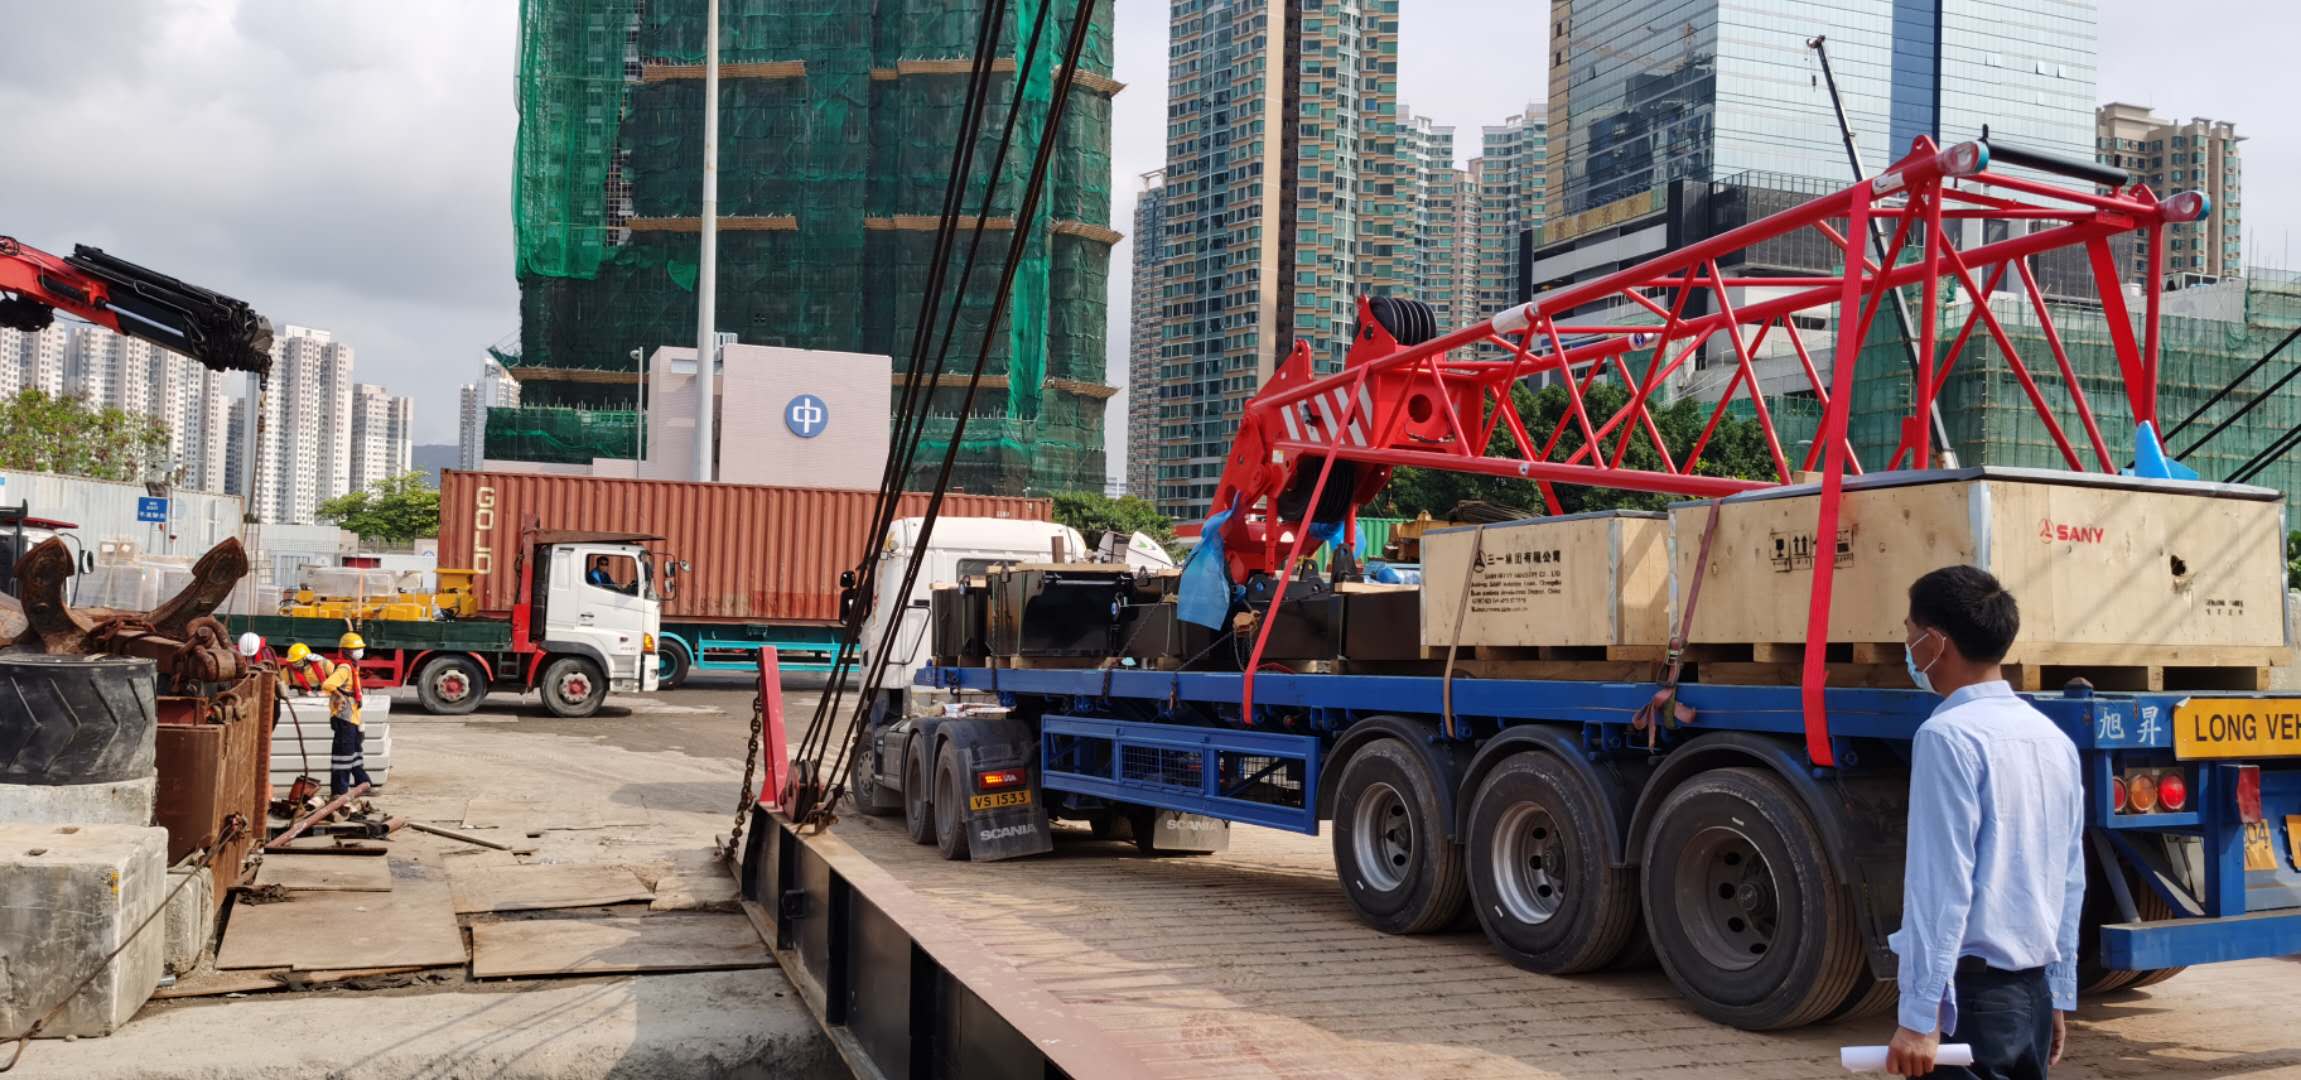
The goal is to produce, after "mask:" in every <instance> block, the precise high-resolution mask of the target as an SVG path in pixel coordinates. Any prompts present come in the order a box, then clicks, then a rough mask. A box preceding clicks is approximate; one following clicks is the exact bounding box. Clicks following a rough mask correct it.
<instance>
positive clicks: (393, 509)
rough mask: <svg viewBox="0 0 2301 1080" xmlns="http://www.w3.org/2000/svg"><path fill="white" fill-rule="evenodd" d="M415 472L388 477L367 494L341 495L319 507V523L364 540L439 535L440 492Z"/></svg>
mask: <svg viewBox="0 0 2301 1080" xmlns="http://www.w3.org/2000/svg"><path fill="white" fill-rule="evenodd" d="M426 476H427V474H426V473H425V472H424V471H423V470H422V469H413V470H410V471H408V472H403V473H401V474H399V475H398V476H389V477H385V478H384V479H382V480H378V481H376V482H375V484H374V485H373V486H371V487H370V488H368V489H367V490H366V491H354V492H352V493H350V494H348V495H338V496H336V497H335V498H333V499H329V500H328V501H326V502H323V503H321V504H320V505H319V509H318V510H317V511H316V513H318V515H319V518H320V520H322V521H326V522H330V523H332V524H336V525H340V526H342V527H344V528H346V529H350V530H351V531H352V532H354V533H357V534H359V538H360V539H362V540H380V541H385V542H394V543H396V542H400V541H406V540H415V539H418V538H421V537H426V536H438V535H439V492H438V491H437V490H435V489H433V488H432V486H431V485H430V484H428V483H426V482H425V479H426Z"/></svg>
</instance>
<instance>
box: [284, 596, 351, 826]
mask: <svg viewBox="0 0 2301 1080" xmlns="http://www.w3.org/2000/svg"><path fill="white" fill-rule="evenodd" d="M336 647H337V648H338V649H339V650H341V651H342V653H343V655H344V657H345V658H346V659H347V660H349V661H350V662H349V663H341V664H339V663H331V662H330V661H329V660H328V659H327V658H326V657H323V656H321V655H319V654H317V653H315V652H313V651H312V649H311V646H309V645H306V644H304V643H303V642H300V641H299V642H296V643H295V644H293V645H290V646H288V655H287V663H286V664H284V665H282V666H281V668H280V676H279V678H280V689H281V690H282V691H284V692H287V693H303V694H324V695H326V697H327V699H328V729H329V731H330V732H332V733H333V735H334V738H333V740H332V742H331V743H330V746H329V751H328V793H329V794H330V795H341V794H343V793H344V792H346V791H349V790H351V787H352V785H353V784H366V783H372V782H373V781H372V780H371V779H370V778H369V777H368V770H367V757H366V754H365V745H366V740H367V736H366V733H365V732H364V731H362V730H361V725H360V676H359V668H358V661H359V659H360V658H361V657H362V656H365V655H367V641H366V640H364V639H362V638H361V637H360V636H359V635H358V634H357V633H346V634H345V635H344V636H343V637H342V638H340V639H338V640H337V641H336Z"/></svg>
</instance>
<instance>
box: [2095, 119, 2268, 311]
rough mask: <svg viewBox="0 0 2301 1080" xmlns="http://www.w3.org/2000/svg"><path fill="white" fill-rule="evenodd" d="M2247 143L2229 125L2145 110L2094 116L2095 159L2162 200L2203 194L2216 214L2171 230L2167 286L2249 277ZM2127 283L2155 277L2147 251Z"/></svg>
mask: <svg viewBox="0 0 2301 1080" xmlns="http://www.w3.org/2000/svg"><path fill="white" fill-rule="evenodd" d="M2243 140H2244V136H2241V135H2239V134H2237V126H2236V125H2234V124H2231V123H2229V122H2228V121H2225V120H2207V119H2204V118H2202V117H2199V118H2197V119H2193V120H2165V119H2160V118H2159V117H2158V116H2157V115H2156V114H2155V113H2153V112H2152V111H2150V108H2149V106H2147V105H2127V104H2124V103H2123V102H2115V101H2113V102H2110V103H2109V104H2107V105H2103V106H2102V107H2101V108H2100V110H2099V111H2098V112H2096V113H2095V120H2094V132H2093V146H2094V157H2095V159H2096V160H2098V161H2101V162H2102V163H2104V164H2108V165H2115V166H2118V167H2120V168H2123V169H2125V170H2127V171H2128V172H2131V173H2132V174H2133V176H2134V179H2136V180H2140V181H2141V182H2143V183H2146V184H2148V185H2149V187H2150V190H2152V191H2155V192H2157V194H2158V195H2160V196H2164V195H2171V194H2173V193H2174V192H2177V191H2202V192H2204V193H2205V196H2206V198H2208V199H2211V200H2212V205H2213V212H2212V213H2210V214H2207V215H2206V216H2205V220H2203V221H2185V222H2180V223H2178V224H2175V225H2173V226H2171V227H2170V228H2168V229H2166V230H2165V248H2166V250H2165V274H2166V283H2167V284H2168V285H2170V286H2174V287H2179V286H2181V285H2184V284H2188V283H2191V282H2195V281H2199V280H2214V279H2219V278H2223V277H2234V276H2241V275H2243V274H2244V273H2245V242H2244V235H2245V234H2244V226H2245V200H2244V192H2245V170H2244V167H2243V164H2242V163H2241V162H2240V160H2239V155H2238V152H2237V144H2238V143H2239V142H2241V141H2243ZM2133 247H2134V251H2133V255H2132V265H2131V268H2130V271H2129V276H2128V280H2131V281H2141V280H2144V279H2145V278H2147V277H2148V274H2149V248H2148V246H2147V245H2145V244H2135V245H2133Z"/></svg>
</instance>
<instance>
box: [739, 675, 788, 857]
mask: <svg viewBox="0 0 2301 1080" xmlns="http://www.w3.org/2000/svg"><path fill="white" fill-rule="evenodd" d="M766 731H767V696H766V695H765V694H754V695H752V697H751V749H750V750H748V751H746V752H745V753H744V755H743V787H742V789H741V790H739V791H737V792H736V793H735V828H734V829H733V830H732V831H730V832H729V833H728V834H727V857H728V858H730V859H740V858H742V857H743V822H744V821H745V820H746V819H748V818H749V817H750V816H751V807H752V805H753V804H754V803H756V802H757V801H758V796H756V795H754V794H752V786H751V785H752V784H754V783H756V782H758V777H759V743H760V742H761V741H762V740H763V739H764V738H765V737H766ZM776 794H778V795H780V794H781V792H777V793H776Z"/></svg>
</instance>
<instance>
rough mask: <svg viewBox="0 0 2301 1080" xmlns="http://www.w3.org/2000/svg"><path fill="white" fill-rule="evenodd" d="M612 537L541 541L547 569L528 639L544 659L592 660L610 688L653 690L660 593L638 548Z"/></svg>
mask: <svg viewBox="0 0 2301 1080" xmlns="http://www.w3.org/2000/svg"><path fill="white" fill-rule="evenodd" d="M648 539H653V538H652V537H641V536H632V535H625V534H614V533H586V534H578V533H557V534H545V535H541V536H539V537H538V538H537V543H536V545H535V552H536V554H537V556H538V558H537V561H538V562H540V563H542V564H543V565H545V566H546V567H548V568H549V569H548V571H547V573H546V575H545V581H544V583H543V585H542V587H541V588H539V589H537V590H536V597H537V602H536V605H535V615H534V624H533V628H532V629H531V630H530V633H531V634H532V635H533V636H534V639H535V641H536V643H537V644H538V645H540V646H541V647H542V649H543V650H544V651H545V652H547V653H555V654H574V655H578V656H585V657H589V658H590V659H591V660H592V661H593V662H594V663H595V664H597V665H598V666H599V668H600V670H601V671H603V672H604V673H605V674H606V676H607V685H608V689H609V690H611V691H613V692H617V693H644V692H648V691H652V690H654V689H655V682H656V677H657V665H656V662H655V649H656V639H657V635H659V634H661V633H662V631H663V598H662V592H661V589H662V586H661V585H659V583H658V582H657V580H656V574H655V567H654V564H653V563H652V562H651V561H650V560H651V557H650V555H649V554H648V551H647V549H646V548H645V547H642V546H641V545H640V541H643V540H648Z"/></svg>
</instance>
